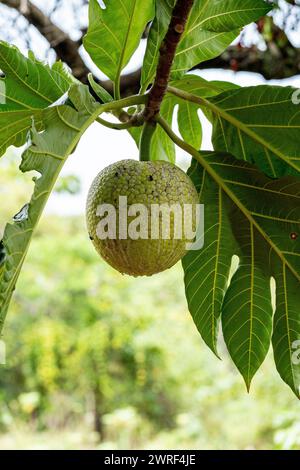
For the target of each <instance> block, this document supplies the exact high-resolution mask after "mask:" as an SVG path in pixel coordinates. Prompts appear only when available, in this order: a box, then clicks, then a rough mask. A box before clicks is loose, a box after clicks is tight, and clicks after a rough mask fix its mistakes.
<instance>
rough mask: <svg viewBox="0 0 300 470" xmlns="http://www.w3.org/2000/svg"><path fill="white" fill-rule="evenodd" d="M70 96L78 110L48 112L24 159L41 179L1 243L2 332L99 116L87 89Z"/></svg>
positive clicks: (76, 88) (62, 108) (23, 166)
mask: <svg viewBox="0 0 300 470" xmlns="http://www.w3.org/2000/svg"><path fill="white" fill-rule="evenodd" d="M69 97H70V100H71V101H72V103H73V104H74V106H75V107H76V109H73V108H72V107H70V106H66V105H62V106H55V107H52V108H48V109H47V110H44V111H43V122H44V127H45V131H44V132H42V133H39V132H38V131H37V130H36V129H35V128H33V130H32V136H31V145H30V147H29V148H28V149H27V150H26V151H25V152H24V154H23V156H22V164H21V170H22V171H23V172H27V171H33V170H34V171H37V172H39V173H40V175H41V176H40V177H39V178H38V179H37V180H36V182H35V189H34V193H33V195H32V198H31V201H30V203H29V204H27V205H26V206H24V207H23V208H22V209H21V211H20V212H19V214H17V215H16V216H15V217H14V223H13V224H8V225H7V226H6V228H5V232H4V236H3V240H2V244H1V246H2V249H1V260H2V270H3V272H2V279H1V283H0V330H1V329H2V327H3V322H4V319H5V316H6V312H7V309H8V306H9V303H10V300H11V296H12V294H13V291H14V289H15V285H16V282H17V279H18V276H19V273H20V270H21V268H22V265H23V262H24V259H25V256H26V253H27V251H28V247H29V245H30V241H31V238H32V235H33V232H34V230H35V228H36V226H37V223H38V221H39V219H40V217H41V214H42V212H43V209H44V207H45V204H46V202H47V200H48V197H49V195H50V194H51V191H52V189H53V186H54V184H55V182H56V180H57V177H58V175H59V173H60V171H61V169H62V167H63V165H64V163H65V161H66V159H67V157H68V156H69V155H70V154H71V153H72V152H73V150H74V148H75V146H76V145H77V143H78V141H79V139H80V137H81V136H82V134H83V132H84V131H85V130H86V129H87V127H88V126H89V125H90V124H91V123H92V122H93V121H94V120H95V118H96V116H97V115H98V114H99V105H98V104H96V103H95V102H94V101H93V100H92V99H91V97H90V95H89V91H88V88H87V87H85V86H83V85H74V86H73V87H72V89H71V90H70V93H69Z"/></svg>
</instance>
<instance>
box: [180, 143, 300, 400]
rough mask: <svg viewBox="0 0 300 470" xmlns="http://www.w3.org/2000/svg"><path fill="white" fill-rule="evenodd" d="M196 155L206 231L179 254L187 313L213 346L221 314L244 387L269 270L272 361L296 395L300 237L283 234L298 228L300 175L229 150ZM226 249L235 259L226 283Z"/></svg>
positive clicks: (263, 345)
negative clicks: (276, 174)
mask: <svg viewBox="0 0 300 470" xmlns="http://www.w3.org/2000/svg"><path fill="white" fill-rule="evenodd" d="M199 155H200V156H201V157H200V158H201V159H202V161H203V166H200V165H199V163H193V164H192V167H191V170H190V172H189V173H190V176H191V178H192V179H193V181H194V183H195V184H196V186H197V187H198V190H199V194H200V201H201V203H203V204H204V205H205V217H206V221H205V227H206V231H205V234H204V237H205V244H204V248H203V249H202V250H199V251H190V252H189V253H188V254H187V256H186V257H185V258H184V259H183V267H184V270H185V284H186V294H187V299H188V303H189V308H190V311H191V314H192V315H193V318H194V321H195V323H196V325H197V327H198V329H199V331H200V333H201V334H202V336H203V338H204V340H205V341H206V343H207V344H208V345H209V346H210V347H211V349H212V350H213V351H214V352H217V348H216V344H217V334H218V323H219V319H220V316H221V315H222V325H223V332H224V338H225V342H226V344H227V347H228V350H229V352H230V354H231V357H232V359H233V361H234V362H235V364H236V366H237V367H238V369H239V370H240V372H241V374H242V375H243V378H244V380H245V383H246V385H247V387H248V388H249V387H250V383H251V380H252V378H253V376H254V374H255V372H256V371H257V369H258V368H259V366H260V365H261V363H262V362H263V360H264V358H265V356H266V354H267V351H268V349H269V345H270V341H271V333H272V304H271V293H270V279H271V277H274V279H275V281H276V285H277V289H276V292H277V307H276V313H275V321H274V335H273V344H274V355H275V361H276V364H277V368H278V371H279V373H280V375H281V376H282V378H283V380H285V382H287V383H288V384H289V385H290V387H291V388H292V390H293V391H294V392H295V394H296V395H297V396H298V397H299V386H300V374H299V372H298V369H297V368H296V365H295V364H293V354H294V350H293V349H292V347H293V343H294V341H297V340H299V339H300V315H299V311H300V299H299V296H298V297H297V295H296V293H297V291H298V289H299V288H300V239H299V238H298V237H296V236H291V234H297V233H299V228H300V227H299V226H300V204H299V201H300V182H299V180H298V179H297V178H295V177H292V176H288V177H284V178H281V179H278V180H272V179H270V178H268V177H267V176H265V175H264V174H262V173H261V172H260V171H259V170H258V169H257V168H256V167H253V166H252V165H250V164H248V163H247V162H240V161H238V160H236V159H235V158H233V157H232V156H230V155H225V154H219V153H215V152H209V153H204V152H202V153H200V154H199ZM262 201H263V203H262ZM233 255H237V256H238V257H239V259H240V262H239V267H238V270H237V271H236V273H235V274H234V276H233V278H232V280H231V282H230V284H229V286H228V281H229V270H230V265H231V259H232V256H233ZM288 279H289V282H288ZM278 340H279V342H278Z"/></svg>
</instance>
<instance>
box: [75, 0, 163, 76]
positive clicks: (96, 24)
mask: <svg viewBox="0 0 300 470" xmlns="http://www.w3.org/2000/svg"><path fill="white" fill-rule="evenodd" d="M104 3H105V6H106V7H105V8H101V7H100V4H99V2H98V1H97V0H90V2H89V28H88V32H87V34H86V36H85V38H84V40H83V43H84V47H85V49H86V50H87V52H88V53H89V54H90V56H91V58H92V59H93V61H94V63H95V64H96V65H97V66H98V67H99V69H100V70H101V71H102V72H104V73H105V74H106V75H107V76H108V77H109V78H110V79H111V80H113V81H115V80H116V79H117V78H118V77H120V75H121V72H122V70H123V68H124V67H125V66H126V65H127V63H128V61H129V59H130V58H131V56H132V54H133V53H134V51H135V50H136V48H137V47H138V45H139V42H140V39H141V36H142V33H143V31H144V29H145V27H146V25H147V23H148V22H149V21H150V20H151V19H152V18H153V15H154V1H153V0H109V1H108V0H107V1H105V2H104Z"/></svg>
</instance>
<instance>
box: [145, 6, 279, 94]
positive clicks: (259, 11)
mask: <svg viewBox="0 0 300 470" xmlns="http://www.w3.org/2000/svg"><path fill="white" fill-rule="evenodd" d="M174 5H175V1H174V0H157V2H156V16H155V19H154V22H153V24H152V27H151V30H150V34H149V39H148V45H147V50H146V55H145V59H144V65H143V71H142V86H143V88H144V89H146V88H147V86H148V85H149V84H150V83H151V82H152V81H153V78H154V75H155V70H156V66H157V61H158V55H159V48H160V45H161V42H162V40H163V38H164V36H165V34H166V32H167V30H168V26H169V22H170V18H171V13H172V9H173V7H174ZM270 9H271V7H270V5H268V4H267V3H266V2H265V1H263V0H246V1H245V0H198V1H197V2H194V6H193V9H192V11H191V14H190V17H189V20H188V24H187V28H186V31H185V33H184V35H183V38H182V40H181V42H180V44H179V47H178V49H177V52H176V56H175V60H174V64H173V68H172V77H173V78H179V77H181V76H182V75H183V74H184V73H185V72H186V71H187V70H189V69H191V68H192V67H194V66H196V65H197V64H200V63H201V62H203V61H206V60H209V59H212V58H213V57H217V56H218V55H219V54H221V52H223V51H224V49H226V47H227V46H229V44H231V42H232V41H233V40H234V39H235V38H236V37H237V35H238V34H239V28H240V27H242V26H244V25H246V24H248V23H250V22H252V21H255V20H257V19H258V18H259V17H260V16H262V15H265V14H266V13H267V12H268V11H270Z"/></svg>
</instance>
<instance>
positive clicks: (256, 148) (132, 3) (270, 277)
mask: <svg viewBox="0 0 300 470" xmlns="http://www.w3.org/2000/svg"><path fill="white" fill-rule="evenodd" d="M272 8H273V5H272V4H271V3H270V2H267V1H265V0H209V1H207V0H195V1H191V0H186V1H183V0H178V1H177V2H176V1H175V0H105V1H104V2H102V1H101V2H98V0H90V1H89V27H88V31H87V34H86V36H85V40H84V46H85V49H86V51H87V52H88V53H89V55H90V57H91V59H92V60H93V62H94V63H95V64H96V66H97V67H98V68H99V69H100V70H101V71H102V72H104V73H105V74H106V75H107V76H108V77H109V79H110V80H112V81H113V83H114V96H111V95H109V94H108V93H107V92H106V91H105V90H104V89H102V88H101V87H100V86H99V85H98V84H97V82H96V81H95V80H94V78H93V77H92V76H89V77H88V79H89V86H87V85H83V84H81V83H79V82H78V81H77V80H76V79H75V78H73V77H72V76H71V75H70V73H69V72H68V71H67V70H66V68H65V67H64V65H63V64H62V63H59V62H58V63H55V64H54V65H53V66H52V67H50V66H49V65H47V64H44V63H42V62H39V61H38V60H37V59H36V58H35V57H34V55H33V54H32V53H29V54H28V57H25V56H23V55H22V54H21V53H20V52H19V50H18V49H17V48H16V47H13V46H11V45H9V44H7V43H5V42H1V43H0V69H1V71H2V78H1V81H0V103H1V104H0V126H1V133H0V153H1V155H5V152H6V150H7V149H8V148H9V147H10V146H16V147H21V146H24V145H25V150H24V152H23V155H22V163H21V166H20V170H21V171H22V172H31V171H35V172H37V173H38V175H39V176H37V177H35V178H34V182H35V187H34V191H33V194H32V196H31V199H30V201H29V202H28V204H26V206H24V207H23V208H22V209H21V210H20V212H19V213H18V214H17V215H15V216H14V217H13V220H12V221H10V222H9V223H8V224H7V226H6V228H5V231H4V234H3V239H2V241H1V245H0V281H1V282H0V328H1V330H2V329H3V324H4V320H5V317H6V314H7V311H8V308H9V304H10V301H11V297H12V295H13V292H14V290H15V287H16V283H17V280H18V277H19V274H20V271H21V268H22V266H23V263H24V260H25V257H26V253H27V251H28V247H29V245H30V241H31V239H32V236H33V234H34V231H35V229H36V226H37V224H38V221H39V219H40V217H41V215H42V212H43V209H44V207H45V204H46V202H47V200H48V198H49V195H50V194H51V191H52V189H53V187H54V185H55V183H56V180H57V178H58V176H59V174H60V171H61V169H62V167H63V165H64V163H65V161H66V160H67V158H68V157H69V155H70V154H72V152H73V151H74V150H75V148H76V146H77V144H78V142H79V140H80V138H81V137H82V135H83V134H84V132H85V131H86V130H87V128H88V127H89V126H90V125H91V124H92V123H94V122H95V121H97V122H98V123H99V125H104V126H108V127H111V128H115V129H118V130H120V129H121V130H122V129H124V130H128V131H129V134H128V138H131V137H133V138H134V139H135V141H136V142H137V145H138V146H139V147H140V151H141V153H143V154H145V152H146V153H147V155H148V156H150V157H149V158H151V159H152V160H155V159H156V160H167V161H170V162H173V163H175V155H176V153H175V148H176V146H179V147H180V148H182V149H183V150H185V151H186V152H187V154H189V155H190V156H191V157H192V162H191V166H190V169H189V170H188V174H189V175H190V177H191V179H192V181H193V182H194V185H195V186H196V188H197V190H198V193H199V200H200V202H201V203H202V204H204V206H205V243H204V247H203V248H202V249H201V250H199V251H190V252H189V253H188V254H187V255H186V256H185V257H184V258H183V269H184V273H185V288H186V297H187V302H188V305H189V310H190V312H191V315H192V317H193V319H194V322H195V325H196V327H197V328H198V330H199V332H200V334H201V336H202V338H203V339H204V341H205V342H206V344H207V345H208V346H209V347H210V348H211V349H212V351H213V352H214V353H215V354H216V355H218V337H219V336H220V329H222V331H223V336H224V339H225V343H226V345H227V348H228V351H229V353H230V355H231V357H232V360H233V362H234V363H235V365H236V367H237V368H238V369H239V371H240V372H241V374H242V376H243V378H244V380H245V383H246V386H247V388H248V389H249V387H250V383H251V380H252V378H253V376H254V374H255V373H256V371H257V370H258V369H259V367H260V365H261V364H262V362H263V361H264V359H265V357H266V354H267V352H268V350H269V347H270V345H271V343H272V347H273V351H274V358H275V363H276V367H277V370H278V372H279V374H280V375H281V377H282V379H283V380H284V381H285V382H286V383H287V384H288V385H289V386H290V388H291V389H292V390H293V392H294V393H295V394H296V396H297V397H299V395H300V360H299V345H300V295H299V291H300V107H299V106H300V105H299V102H300V99H299V98H300V97H299V95H300V93H298V92H297V90H295V89H293V88H291V87H281V86H268V85H264V86H254V87H243V88H240V87H238V86H236V85H233V84H232V83H229V82H218V81H212V82H209V81H206V80H204V79H203V78H201V77H199V76H197V75H194V74H193V73H191V72H189V71H190V70H191V69H192V68H193V67H194V66H195V65H196V64H199V63H201V62H202V61H206V60H208V59H211V58H214V57H217V56H218V55H219V54H221V53H222V52H223V51H224V50H225V49H226V48H227V47H228V46H229V45H230V44H231V43H232V42H233V41H234V39H235V38H237V36H238V35H239V33H240V31H241V28H243V26H245V25H247V24H249V23H251V22H253V21H257V20H258V19H259V18H260V17H262V16H264V15H267V14H268V13H269V12H270V11H271V9H272ZM178 12H179V13H181V15H178ZM145 28H149V35H148V40H147V47H146V52H145V57H144V63H143V69H142V76H141V87H140V93H139V94H138V95H135V96H129V97H125V98H122V97H121V96H120V77H121V74H122V70H123V69H124V67H125V66H126V65H127V64H128V62H129V60H130V58H131V57H132V55H133V53H134V51H135V50H136V48H137V47H138V44H139V42H140V39H141V36H142V34H143V32H144V30H145ZM157 104H158V106H157ZM176 109H178V112H177V113H175V111H176ZM199 110H201V111H202V112H203V113H204V114H205V116H206V117H207V118H208V119H209V120H210V122H211V124H212V128H213V147H214V151H212V152H209V151H205V150H200V149H201V140H202V123H201V119H200V118H199V113H198V111H199ZM103 113H111V114H112V115H113V116H114V117H117V118H119V121H120V123H119V124H116V123H115V122H112V121H107V120H105V119H104V118H103V117H101V115H102V114H103ZM174 116H176V117H177V121H178V130H179V133H180V134H181V137H180V136H179V135H178V132H177V131H176V132H175V131H174V130H172V125H173V122H174V119H173V117H174ZM176 127H177V126H176ZM149 128H151V132H149ZM130 136H131V137H130ZM123 157H125V155H124V156H122V155H120V158H123ZM87 164H88V162H87ZM2 204H5V201H2ZM66 243H67V240H66ZM87 243H88V241H87ZM234 256H235V257H238V259H239V263H238V267H237V269H236V270H235V272H234V274H233V276H232V275H231V274H232V269H231V266H232V260H233V257H234ZM272 286H273V287H272ZM271 287H272V288H271ZM272 290H273V292H274V291H276V301H275V302H273V300H274V299H272V296H271V294H272ZM41 295H42V293H41ZM274 304H275V308H274Z"/></svg>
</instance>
